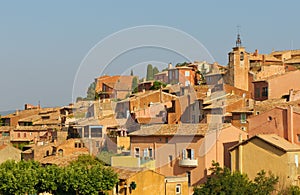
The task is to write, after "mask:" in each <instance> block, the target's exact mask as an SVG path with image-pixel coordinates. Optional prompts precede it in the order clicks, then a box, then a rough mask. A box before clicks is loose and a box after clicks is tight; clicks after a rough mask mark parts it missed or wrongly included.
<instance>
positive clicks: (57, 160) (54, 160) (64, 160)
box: [38, 151, 89, 166]
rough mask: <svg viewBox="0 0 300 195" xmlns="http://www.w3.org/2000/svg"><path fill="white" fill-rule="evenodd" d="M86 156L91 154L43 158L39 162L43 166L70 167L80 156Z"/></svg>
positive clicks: (79, 153) (80, 153)
mask: <svg viewBox="0 0 300 195" xmlns="http://www.w3.org/2000/svg"><path fill="white" fill-rule="evenodd" d="M84 154H89V152H85V151H83V152H78V153H73V154H70V155H63V156H58V155H56V156H47V157H45V158H42V159H40V160H38V161H39V162H40V163H41V164H55V165H58V166H67V165H69V164H70V163H71V162H72V161H75V160H77V159H78V157H79V156H80V155H84Z"/></svg>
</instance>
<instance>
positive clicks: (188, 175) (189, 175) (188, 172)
mask: <svg viewBox="0 0 300 195" xmlns="http://www.w3.org/2000/svg"><path fill="white" fill-rule="evenodd" d="M186 176H187V178H188V185H189V186H191V172H190V171H187V172H186Z"/></svg>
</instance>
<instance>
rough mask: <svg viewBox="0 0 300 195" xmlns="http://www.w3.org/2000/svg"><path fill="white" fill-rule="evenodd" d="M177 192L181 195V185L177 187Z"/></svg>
mask: <svg viewBox="0 0 300 195" xmlns="http://www.w3.org/2000/svg"><path fill="white" fill-rule="evenodd" d="M175 191H176V194H181V184H177V185H176V189H175Z"/></svg>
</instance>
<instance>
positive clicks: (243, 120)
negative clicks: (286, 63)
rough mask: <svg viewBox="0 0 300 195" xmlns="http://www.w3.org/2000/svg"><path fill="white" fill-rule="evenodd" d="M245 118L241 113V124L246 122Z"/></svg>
mask: <svg viewBox="0 0 300 195" xmlns="http://www.w3.org/2000/svg"><path fill="white" fill-rule="evenodd" d="M246 118H247V116H246V114H245V113H242V114H241V123H247V120H246Z"/></svg>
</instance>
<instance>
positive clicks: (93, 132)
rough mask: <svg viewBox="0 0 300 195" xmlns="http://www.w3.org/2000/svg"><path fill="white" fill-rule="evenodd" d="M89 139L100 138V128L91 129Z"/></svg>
mask: <svg viewBox="0 0 300 195" xmlns="http://www.w3.org/2000/svg"><path fill="white" fill-rule="evenodd" d="M91 137H92V138H95V137H98V138H99V137H102V126H99V127H91Z"/></svg>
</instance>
